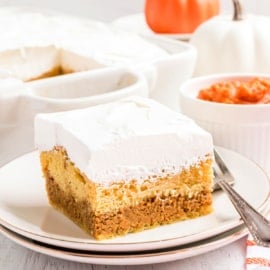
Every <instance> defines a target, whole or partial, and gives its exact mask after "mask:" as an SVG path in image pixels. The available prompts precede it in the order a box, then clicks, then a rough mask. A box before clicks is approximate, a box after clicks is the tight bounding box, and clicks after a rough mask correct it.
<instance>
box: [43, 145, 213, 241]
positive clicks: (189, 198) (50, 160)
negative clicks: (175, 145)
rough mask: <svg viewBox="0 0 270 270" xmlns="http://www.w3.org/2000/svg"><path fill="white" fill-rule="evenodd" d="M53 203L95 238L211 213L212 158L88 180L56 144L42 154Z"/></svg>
mask: <svg viewBox="0 0 270 270" xmlns="http://www.w3.org/2000/svg"><path fill="white" fill-rule="evenodd" d="M40 160H41V165H42V170H43V173H44V176H45V179H46V189H47V194H48V198H49V202H50V204H51V205H52V206H53V207H54V208H56V209H57V210H59V211H61V212H62V213H63V214H65V215H66V216H67V217H69V218H70V219H71V220H73V222H75V223H76V224H77V225H79V226H80V227H81V228H82V229H83V230H85V231H86V232H87V233H89V234H90V235H92V236H93V237H94V238H96V239H106V238H111V237H115V236H117V235H124V234H126V233H129V232H136V231H141V230H144V229H148V228H151V227H155V226H158V225H163V224H169V223H172V222H176V221H179V220H185V219H190V218H196V217H198V216H202V215H206V214H208V213H210V212H211V211H212V190H211V187H212V169H211V165H212V161H211V159H208V160H207V161H205V162H201V164H200V165H198V166H196V167H192V168H190V170H185V171H183V172H181V173H179V174H177V175H173V176H169V175H168V176H167V177H164V178H156V180H155V181H150V180H146V181H145V182H144V183H143V184H142V185H139V184H138V183H137V182H135V181H131V182H130V183H125V182H121V183H115V184H112V185H110V186H108V187H104V186H101V185H100V184H97V183H94V182H93V181H91V179H87V177H86V176H85V175H83V174H82V173H81V172H80V171H79V169H78V168H76V167H75V166H74V164H73V163H72V162H71V161H70V160H69V158H68V156H67V154H66V151H65V150H64V149H63V148H61V147H58V148H55V149H54V150H52V151H47V152H42V153H41V155H40Z"/></svg>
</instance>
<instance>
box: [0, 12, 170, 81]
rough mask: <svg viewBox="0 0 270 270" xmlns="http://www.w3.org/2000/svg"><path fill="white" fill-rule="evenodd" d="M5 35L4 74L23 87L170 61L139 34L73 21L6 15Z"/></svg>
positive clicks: (0, 43) (0, 59) (0, 50)
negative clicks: (159, 60)
mask: <svg viewBox="0 0 270 270" xmlns="http://www.w3.org/2000/svg"><path fill="white" fill-rule="evenodd" d="M0 31H1V37H0V70H6V71H7V72H8V73H9V74H10V76H12V77H16V78H18V79H21V80H23V81H31V80H36V79H41V78H46V77H51V76H56V75H60V74H66V73H70V72H79V71H84V70H90V69H96V68H102V67H105V66H112V65H125V66H126V67H128V66H130V67H132V66H133V65H136V64H139V65H141V64H143V63H145V62H147V61H149V60H151V59H152V60H156V59H157V58H159V57H163V56H167V55H168V53H167V52H166V51H165V50H163V49H161V48H160V47H158V46H156V45H154V44H153V43H150V42H147V41H146V40H145V39H143V38H141V37H140V36H138V35H136V34H133V33H126V32H122V31H120V30H115V29H113V28H111V27H109V26H106V25H105V24H102V23H97V22H91V21H88V20H83V19H78V18H73V17H67V16H46V15H42V14H39V13H10V14H9V13H5V14H1V16H0Z"/></svg>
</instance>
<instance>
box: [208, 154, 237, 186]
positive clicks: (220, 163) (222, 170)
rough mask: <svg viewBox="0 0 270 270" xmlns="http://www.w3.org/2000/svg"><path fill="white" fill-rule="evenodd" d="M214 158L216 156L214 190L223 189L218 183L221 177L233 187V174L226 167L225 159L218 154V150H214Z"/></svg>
mask: <svg viewBox="0 0 270 270" xmlns="http://www.w3.org/2000/svg"><path fill="white" fill-rule="evenodd" d="M214 156H215V160H214V164H213V171H214V179H215V183H214V185H213V190H214V191H216V190H220V189H221V187H220V186H219V185H218V184H217V183H216V182H217V181H218V180H219V178H220V177H222V178H223V179H225V181H226V182H227V183H228V184H229V185H233V184H234V182H235V179H234V177H233V175H232V173H231V172H230V170H229V169H228V167H227V166H226V165H225V162H224V160H223V158H222V157H221V156H220V154H219V153H218V151H217V150H216V149H214Z"/></svg>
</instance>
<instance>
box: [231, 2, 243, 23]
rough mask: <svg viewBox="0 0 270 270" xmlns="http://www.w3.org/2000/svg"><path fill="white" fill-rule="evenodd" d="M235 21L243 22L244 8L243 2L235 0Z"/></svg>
mask: <svg viewBox="0 0 270 270" xmlns="http://www.w3.org/2000/svg"><path fill="white" fill-rule="evenodd" d="M233 8H234V13H233V20H234V21H240V20H243V6H242V3H241V0H233Z"/></svg>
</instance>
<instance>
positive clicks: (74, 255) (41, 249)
mask: <svg viewBox="0 0 270 270" xmlns="http://www.w3.org/2000/svg"><path fill="white" fill-rule="evenodd" d="M0 234H2V235H4V236H5V237H7V238H8V239H9V240H11V241H13V242H15V243H17V244H18V245H21V246H23V247H25V248H28V249H30V250H33V251H35V252H38V253H41V254H44V255H48V256H51V257H54V258H58V259H65V260H68V261H73V262H80V263H93V264H102V265H107V264H109V265H146V264H153V263H165V262H170V261H176V260H181V259H186V258H191V257H194V256H197V255H201V254H204V253H206V252H210V251H213V250H214V249H216V248H221V247H224V246H226V245H229V244H230V243H233V242H235V241H237V240H239V239H240V238H243V237H245V236H247V235H248V230H247V228H246V227H245V226H244V225H239V226H238V227H236V228H234V229H231V230H229V231H226V232H224V233H222V234H221V235H217V236H214V237H213V239H211V240H210V241H207V239H206V240H203V241H198V242H195V243H191V244H188V245H180V246H176V247H174V248H172V249H169V250H166V248H165V249H164V250H162V251H158V250H157V251H155V250H153V251H152V252H151V251H150V253H145V254H144V253H143V252H142V253H138V254H136V253H130V254H126V253H122V254H121V253H118V254H117V255H115V254H109V253H107V254H106V253H99V254H98V255H96V254H91V252H87V254H86V253H85V252H84V253H82V252H83V251H81V253H80V251H79V250H72V249H71V250H69V249H64V250H63V249H61V247H57V246H50V245H46V244H44V243H38V242H36V241H35V240H32V239H28V238H27V237H25V236H21V235H20V234H17V233H15V232H13V231H12V230H9V229H7V228H5V227H4V226H2V225H1V224H0ZM53 252H54V253H53ZM55 252H57V253H55ZM62 253H63V254H64V256H63V255H61V254H62ZM106 256H107V257H106Z"/></svg>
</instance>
